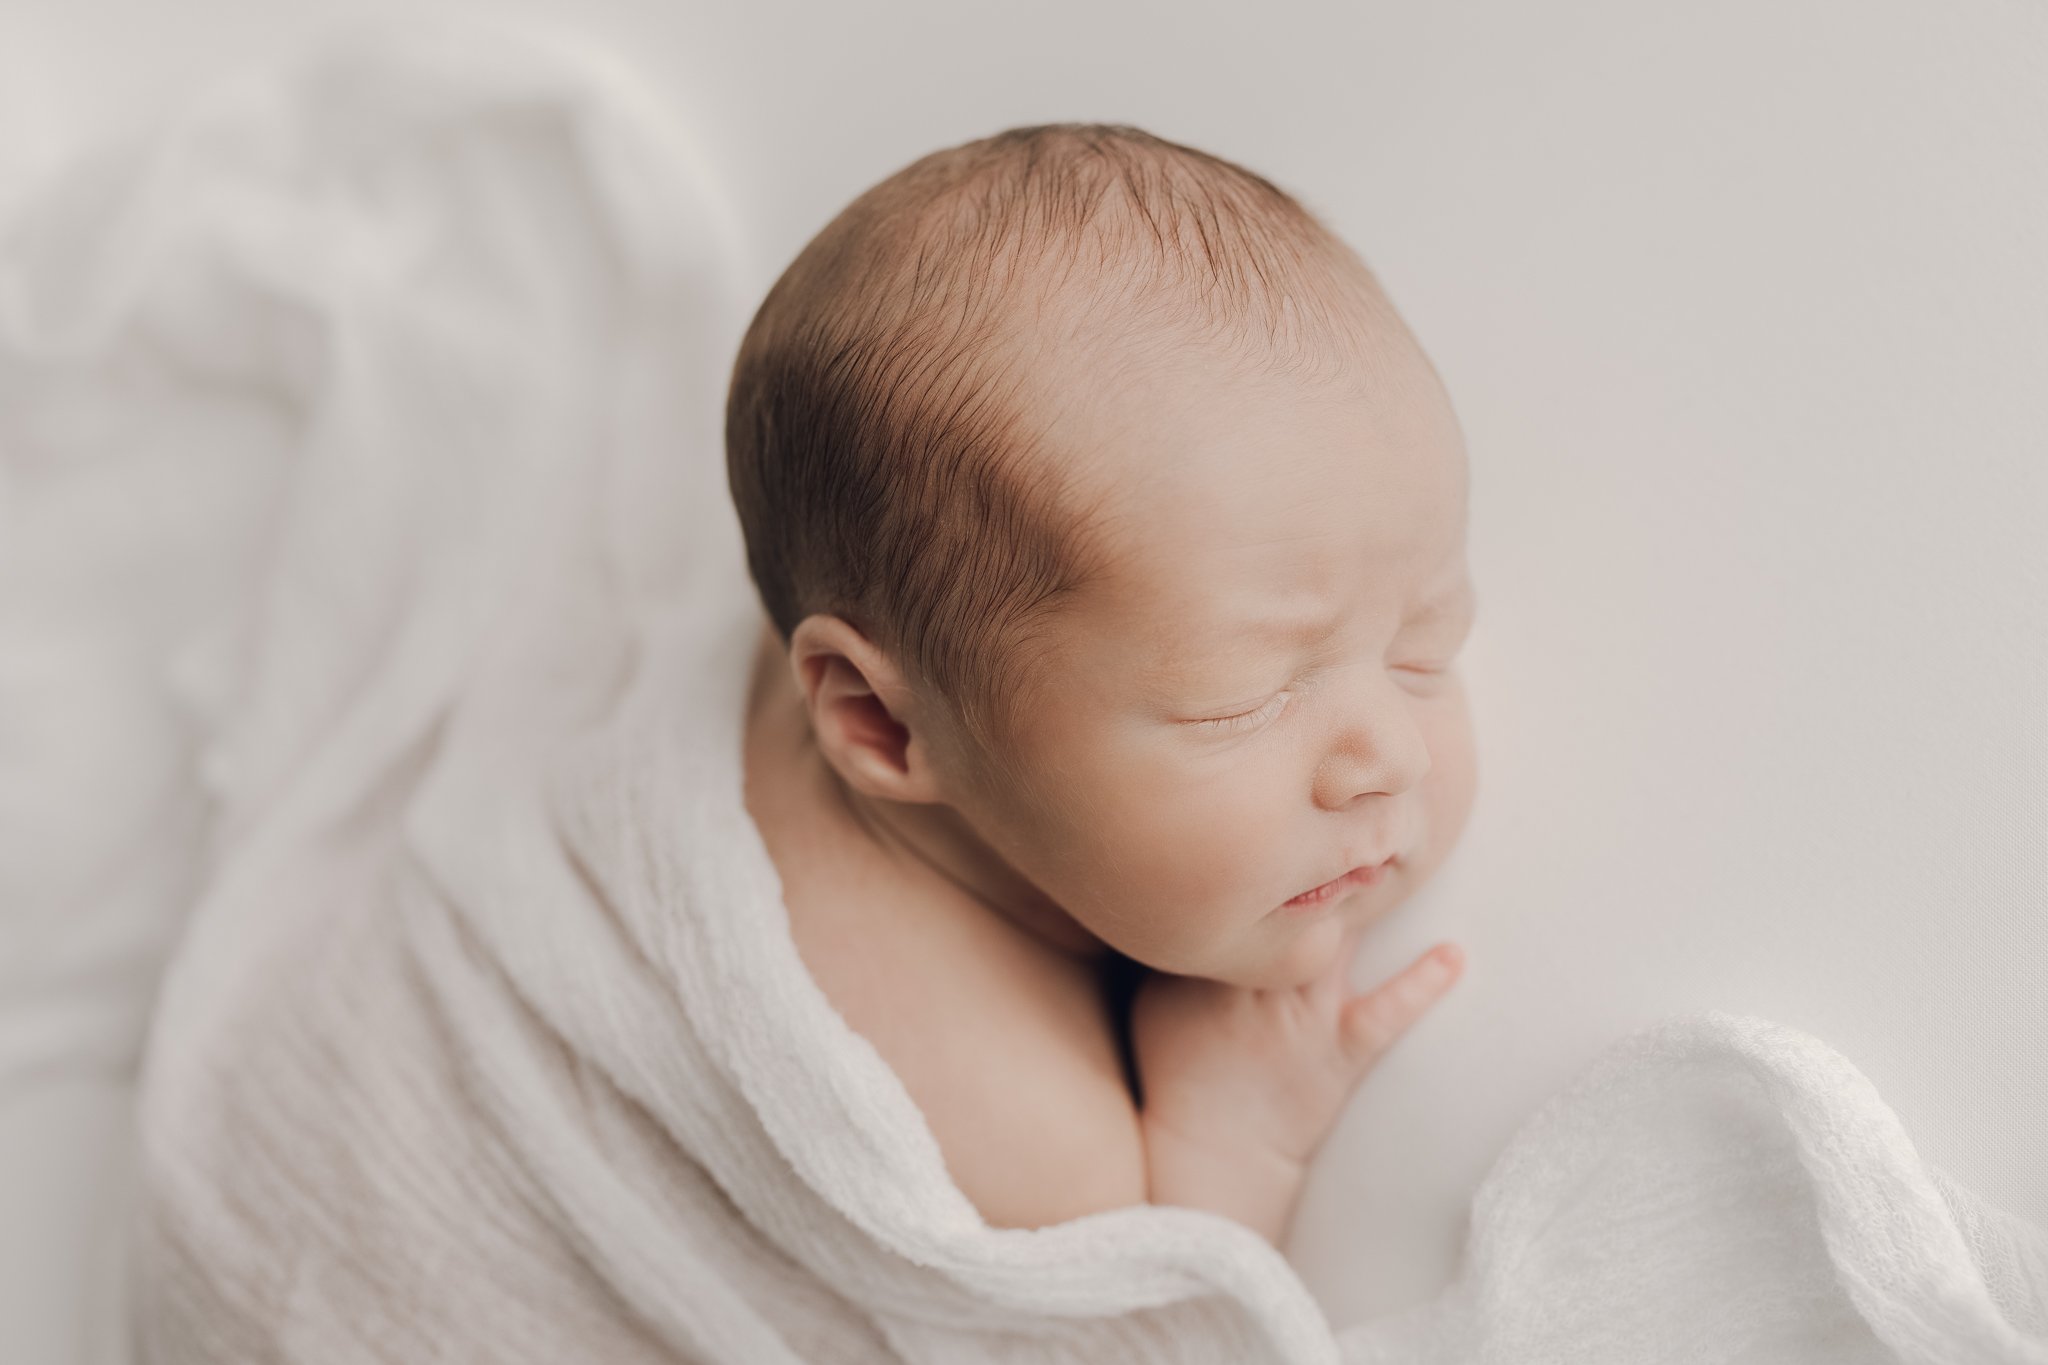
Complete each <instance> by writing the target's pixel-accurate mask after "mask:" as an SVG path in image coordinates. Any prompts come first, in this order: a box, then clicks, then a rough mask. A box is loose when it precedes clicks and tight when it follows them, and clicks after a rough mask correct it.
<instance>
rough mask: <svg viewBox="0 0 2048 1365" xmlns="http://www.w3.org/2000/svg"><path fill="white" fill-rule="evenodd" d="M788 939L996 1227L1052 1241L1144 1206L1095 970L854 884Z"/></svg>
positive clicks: (990, 924) (804, 919)
mask: <svg viewBox="0 0 2048 1365" xmlns="http://www.w3.org/2000/svg"><path fill="white" fill-rule="evenodd" d="M814 885H815V884H814ZM790 928H791V934H792V937H793V938H794V939H795V941H796V945H797V951H798V953H799V954H800V955H801V956H802V958H803V960H804V964H805V966H806V967H807V968H808V969H809V970H810V972H811V975H812V976H813V978H814V979H816V981H817V982H818V985H819V987H820V989H821V990H823V991H824V993H825V995H826V997H827V998H828V999H829V1000H830V1001H831V1002H832V1004H833V1006H834V1007H835V1008H836V1009H837V1010H838V1011H839V1013H840V1015H841V1016H842V1017H843V1018H844V1019H845V1020H846V1022H847V1023H848V1024H849V1025H850V1026H851V1027H852V1028H853V1029H854V1031H855V1032H857V1033H859V1034H861V1035H862V1036H863V1037H865V1038H867V1040H868V1041H869V1042H870V1043H872V1044H873V1045H874V1047H875V1050H876V1051H877V1052H879V1053H880V1054H881V1056H882V1058H883V1060H885V1061H886V1062H888V1063H889V1066H890V1069H891V1070H893V1071H894V1072H895V1073H896V1075H897V1076H898V1077H899V1078H900V1079H901V1080H902V1082H903V1086H904V1089H905V1090H906V1091H907V1092H908V1093H909V1095H910V1097H911V1099H912V1100H914V1101H915V1102H916V1103H917V1106H918V1108H919V1109H921V1110H922V1111H923V1112H924V1116H925V1120H926V1122H927V1123H928V1124H929V1125H930V1127H931V1130H932V1135H933V1137H934V1138H935V1139H936V1140H937V1141H938V1144H939V1150H940V1151H941V1153H943V1155H944V1156H945V1159H946V1168H947V1170H948V1172H949V1173H950V1174H951V1175H952V1177H953V1181H954V1183H955V1184H956V1185H958V1186H959V1187H960V1190H961V1192H962V1193H964V1194H965V1195H966V1196H967V1198H968V1200H969V1202H971V1203H972V1204H973V1205H974V1206H975V1207H976V1208H977V1209H979V1210H980V1211H981V1214H982V1217H983V1218H984V1219H986V1220H987V1221H988V1222H989V1223H990V1224H992V1225H994V1226H997V1227H1043V1226H1045V1225H1047V1224H1051V1223H1058V1222H1064V1221H1066V1220H1067V1219H1070V1218H1078V1217H1080V1216H1081V1215H1083V1214H1086V1213H1094V1212H1098V1211H1100V1210H1103V1209H1111V1208H1121V1207H1124V1206H1126V1205H1130V1204H1140V1203H1143V1202H1145V1195H1146V1182H1145V1162H1144V1151H1143V1144H1142V1140H1141V1137H1140V1133H1139V1127H1138V1117H1137V1108H1136V1105H1135V1103H1134V1102H1133V1100H1132V1098H1131V1094H1130V1091H1129V1089H1128V1088H1127V1086H1126V1084H1125V1081H1124V1073H1123V1066H1122V1062H1121V1059H1120V1054H1119V1052H1118V1047H1117V1039H1116V1029H1115V1021H1114V1019H1113V1017H1112V1012H1111V1008H1112V1007H1111V1005H1110V1002H1109V1000H1108V999H1107V998H1106V997H1105V995H1104V992H1103V991H1102V990H1101V988H1100V985H1099V983H1098V981H1097V978H1096V976H1095V974H1094V973H1093V971H1092V970H1091V969H1090V968H1088V967H1087V966H1086V964H1083V963H1080V962H1077V961H1075V960H1074V959H1072V958H1070V957H1067V956H1065V955H1063V954H1061V953H1058V952H1056V951H1055V950H1053V949H1051V948H1049V947H1047V946H1046V945H1044V944H1042V943H1039V942H1038V941H1037V940H1035V939H1033V938H1031V937H1030V936H1029V935H1028V934H1026V933H1025V932H1024V931H1022V930H1021V929H1019V928H1017V927H1016V926H1014V925H1011V924H1009V923H1007V922H1006V921H1003V920H1001V919H999V918H998V917H995V916H993V915H991V914H990V913H989V912H988V911H987V910H986V909H985V908H982V907H979V906H975V905H971V904H967V903H958V904H949V903H946V902H943V901H939V902H934V901H933V900H932V899H931V898H930V897H929V896H916V895H904V896H901V897H898V896H892V895H890V894H888V893H886V892H885V891H883V890H882V889H881V888H876V887H869V888H868V889H866V890H865V891H862V892H856V893H853V894H851V895H849V894H847V892H846V883H843V882H842V883H840V884H839V887H838V888H837V890H836V891H835V892H833V893H828V894H827V895H824V896H806V895H799V896H797V897H796V898H795V899H793V900H792V901H791V904H790Z"/></svg>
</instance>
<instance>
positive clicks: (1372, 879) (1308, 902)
mask: <svg viewBox="0 0 2048 1365" xmlns="http://www.w3.org/2000/svg"><path fill="white" fill-rule="evenodd" d="M1393 861H1394V860H1393V857H1392V856H1391V855H1389V856H1388V857H1386V858H1383V859H1381V860H1380V861H1379V862H1377V863H1372V864H1369V865H1366V866H1363V867H1354V868H1352V869H1351V870H1350V871H1349V872H1346V873H1344V874H1343V875H1342V876H1340V877H1333V878H1331V879H1330V880H1329V881H1326V882H1324V883H1323V884H1322V885H1321V886H1313V887H1310V888H1309V889H1308V890H1306V891H1304V892H1302V893H1301V894H1300V895H1298V896H1291V897H1289V898H1288V899H1286V900H1284V901H1282V902H1281V903H1280V906H1279V908H1280V909H1281V910H1284V911H1289V912H1305V911H1309V910H1314V909H1317V908H1318V907H1320V906H1323V905H1327V904H1329V903H1330V902H1331V901H1333V900H1335V899H1337V897H1339V896H1341V895H1343V894H1344V893H1345V892H1346V891H1349V890H1351V889H1352V888H1354V887H1359V886H1376V885H1378V884H1379V883H1380V882H1381V881H1383V880H1384V879H1385V878H1386V875H1387V869H1388V867H1390V866H1391V865H1392V863H1393Z"/></svg>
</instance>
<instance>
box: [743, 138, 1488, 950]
mask: <svg viewBox="0 0 2048 1365" xmlns="http://www.w3.org/2000/svg"><path fill="white" fill-rule="evenodd" d="M726 416H727V422H726V442H727V466H728V473H729V476H730V479H731V484H732V491H733V496H734V500H735V503H736V506H737V508H738V512H739V517H740V522H741V526H742V529H743V531H744V533H745V536H746V543H747V556H748V563H749V568H750V571H751V573H752V575H753V579H754V582H755V585H756V587H757V589H758V590H759V592H760V594H761V598H762V601H763V604H764V605H765V607H766V609H767V612H768V615H769V617H770V619H771V620H772V621H773V623H774V625H775V628H776V630H777V632H778V634H779V635H780V637H781V639H782V641H783V643H784V644H785V646H787V648H788V651H789V655H788V662H789V665H790V667H791V669H792V671H793V675H794V677H795V678H796V681H797V686H798V689H799V690H800V692H801V693H802V695H803V697H804V699H805V704H806V706H807V708H808V712H809V717H810V723H811V730H812V734H813V737H814V739H815V741H816V744H817V746H818V750H819V753H820V755H821V757H822V758H823V760H824V761H825V762H826V763H828V764H829V765H830V767H831V769H832V771H833V772H834V773H836V774H837V778H838V783H839V785H840V786H841V787H842V789H843V792H844V795H845V797H846V799H847V800H848V801H849V802H850V803H851V804H852V805H853V806H854V807H855V808H856V811H857V813H859V814H860V815H861V816H862V817H863V823H865V824H869V825H872V826H874V827H877V828H886V829H888V830H890V831H892V832H893V833H895V834H896V835H898V836H900V837H899V839H898V841H899V842H901V843H902V844H904V846H905V847H908V848H911V849H914V850H916V851H918V852H919V854H920V856H921V857H924V858H925V859H926V860H927V861H930V862H931V863H932V864H933V865H934V866H936V867H938V868H940V870H941V871H942V872H944V874H945V875H946V876H947V877H948V878H949V879H950V880H953V881H955V882H958V883H959V884H961V885H963V886H965V887H966V888H967V889H968V890H969V891H971V892H972V893H974V894H976V895H977V896H979V897H981V898H983V899H985V900H988V901H989V902H991V903H992V904H994V905H995V906H996V907H997V908H1000V909H1002V910H1005V911H1006V912H1008V913H1010V914H1011V915H1012V916H1013V917H1016V918H1018V919H1020V920H1022V921H1024V922H1035V923H1039V924H1044V923H1048V922H1050V920H1051V919H1052V918H1058V919H1059V920H1061V921H1062V923H1064V922H1065V921H1066V920H1067V919H1071V921H1072V922H1073V923H1074V924H1078V925H1079V926H1081V927H1082V928H1084V929H1085V930H1087V931H1088V932H1089V933H1090V934H1092V935H1093V936H1094V937H1095V938H1099V939H1100V940H1101V941H1103V942H1105V943H1107V944H1109V945H1110V946H1112V947H1114V948H1117V949H1119V950H1121V951H1122V952H1124V953H1126V954H1128V955H1129V956H1131V957H1133V958H1136V959H1137V960H1139V961H1141V962H1144V963H1146V964H1147V965H1149V966H1152V967H1155V968H1158V969H1160V970H1164V971H1171V972H1178V973H1182V974H1186V975H1194V976H1206V977H1213V978H1215V979H1218V980H1224V981H1231V982H1235V983H1237V984H1240V985H1246V986H1278V985H1284V984H1294V983H1298V982H1300V981H1304V980H1306V979H1308V978H1310V977H1312V976H1314V975H1315V974H1316V973H1318V972H1320V971H1321V970H1322V969H1323V968H1324V967H1326V966H1327V965H1328V964H1329V963H1330V961H1331V960H1332V957H1333V955H1334V954H1335V953H1336V952H1337V950H1338V947H1339V943H1340V939H1341V937H1342V933H1343V931H1344V929H1345V928H1346V927H1347V925H1350V924H1356V923H1359V922H1361V921H1364V920H1369V919H1375V918H1378V917H1379V916H1381V915H1383V914H1385V913H1386V912H1387V911H1388V910H1390V909H1392V908H1393V907H1394V906H1395V905H1396V904H1398V903H1399V902H1400V901H1401V900H1403V899H1404V898H1405V897H1406V896H1408V895H1409V894H1410V893H1411V892H1412V891H1414V889H1415V888H1416V887H1417V886H1419V885H1420V884H1421V883H1422V882H1424V881H1425V880H1426V879H1427V878H1428V877H1429V876H1430V875H1431V874H1432V873H1433V872H1434V871H1435V869H1436V868H1437V866H1438V865H1439V864H1440V863H1441V862H1442V861H1443V859H1444V858H1445V856H1446V855H1447V854H1448V853H1449V851H1450V849H1451V847H1452V845H1453V844H1454V843H1455V842H1456V840H1457V838H1458V836H1459V834H1460V833H1461V832H1462V830H1463V828H1464V825H1465V821H1466V816H1467V813H1468V812H1469V810H1470V807H1471V802H1472V796H1473V788H1474V782H1475V761H1474V755H1473V746H1472V737H1471V730H1470V718H1469V713H1468V711H1467V707H1466V700H1465V695H1464V688H1463V684H1462V681H1461V679H1460V678H1459V675H1458V674H1457V672H1456V668H1455V660H1456V655H1457V653H1458V650H1459V647H1460V645H1461V644H1462V642H1463V640H1464V638H1465V635H1466V632H1467V631H1468V630H1469V628H1470V626H1471V621H1472V613H1473V610H1474V607H1475V599H1474V596H1473V592H1472V585H1471V581H1470V577H1469V572H1468V569H1467V566H1466V560H1465V519H1466V503H1467V495H1466V478H1467V476H1466V460H1465V453H1464V448H1463V442H1462V439H1461V436H1460V434H1459V431H1458V426H1457V421H1456V418H1455V417H1454V416H1453V414H1452V411H1451V408H1450V404H1449V401H1448V399H1447V398H1446V396H1445V394H1444V392H1443V389H1442V386H1441V384H1440V383H1439V382H1438V379H1437V376H1436V373H1435V370H1434V368H1433V367H1432V366H1431V365H1430V363H1429V361H1428V360H1427V358H1426V357H1425V356H1424V355H1423V354H1422V352H1421V350H1420V349H1419V347H1418V346H1417V345H1416V344H1415V342H1414V341H1413V339H1412V338H1411V337H1410V335H1409V333H1408V331H1407V329H1406V327H1405V326H1404V325H1403V324H1402V322H1401V320H1400V318H1399V317H1398V315H1397V314H1396V313H1395V311H1394V309H1393V307H1392V306H1391V305H1390V304H1389V303H1388V302H1387V300H1386V299H1385V298H1384V296H1383V295H1382V294H1381V292H1380V290H1379V288H1378V285H1377V283H1376V281H1375V280H1374V279H1373V277H1372V275H1371V273H1370V271H1369V270H1368V269H1367V268H1366V267H1365V265H1364V264H1363V263H1362V262H1361V261H1360V260H1359V258H1358V257H1357V256H1356V254H1355V253H1353V252H1352V251H1351V250H1350V249H1349V248H1348V247H1346V246H1345V245H1343V244H1342V243H1341V242H1340V241H1338V240H1337V239H1336V238H1335V237H1333V236H1332V235H1331V234H1330V233H1329V232H1328V231H1327V230H1326V229H1325V228H1323V227H1322V226H1321V225H1320V224H1319V223H1318V222H1317V221H1316V220H1315V219H1314V218H1313V217H1312V216H1311V215H1310V214H1309V213H1308V212H1307V211H1306V210H1304V209H1303V208H1302V207H1301V206H1300V205H1299V204H1297V203H1296V202H1295V201H1294V200H1293V199H1291V198H1290V197H1288V196H1287V195H1286V194H1284V193H1283V192H1281V191H1280V190H1278V189H1276V188H1275V187H1274V186H1272V185H1271V184H1269V183H1268V182H1266V181H1265V180H1263V179H1261V178H1259V177H1257V176H1255V175H1253V174H1251V173H1249V172H1247V171H1245V170H1243V169H1241V168H1239V167H1237V166H1234V165H1232V164H1230V163H1228V162H1224V161H1221V160H1218V159H1216V158H1214V157H1211V156H1208V155H1206V154H1204V153H1201V152H1198V151H1195V150H1192V149H1190V148H1186V147H1182V146H1180V145H1178V144H1175V143H1170V142H1166V141H1163V140H1161V139H1158V138H1155V137H1152V136H1151V135H1149V134H1146V133H1144V132H1142V131H1140V130H1138V129H1135V128H1130V127H1125V126H1103V125H1076V124H1062V125H1053V126H1047V127H1038V128H1021V129H1013V130H1011V131H1009V132H1005V133H1001V134H997V135H995V136H993V137H989V138H984V139H980V140H978V141H975V142H971V143H967V144H965V145H963V146H959V147H954V148H949V149H946V150H943V151H939V152H935V153H933V154H931V155H929V156H926V157H923V158H921V159H920V160H918V161H916V162H913V163H912V164H911V165H909V166H907V167H905V168H904V169H903V170H901V171H899V172H897V173H896V174H895V175H892V176H890V177H889V178H888V179H886V180H884V181H882V182H881V183H880V184H878V185H876V186H875V187H873V188H872V189H870V190H868V191H867V192H866V193H864V194H862V195H861V196H860V197H859V198H858V199H856V200H854V202H853V203H852V204H851V205H849V206H848V207H847V208H846V209H845V210H844V211H843V212H841V213H840V215H839V216H838V217H837V218H836V219H834V220H833V221H832V222H831V223H830V224H829V225H828V226H826V228H825V229H824V230H823V231H822V232H820V233H819V234H818V235H817V237H815V238H814V239H813V240H812V241H811V242H810V243H809V245H807V246H806V247H805V248H804V250H803V251H802V253H800V254H799V256H798V257H797V259H796V260H795V262H794V263H792V264H791V265H790V267H789V269H788V270H787V271H785V272H784V274H783V275H782V277H781V278H780V279H779V280H778V281H777V282H776V284H775V286H774V287H773V288H772V289H771V290H770V291H769V293H768V296H767V298H766V300H765V301H764V302H763V304H762V305H761V308H760V310H759V312H758V313H757V315H756V316H755V318H754V321H753V324H752V326H751V327H750V329H749V330H748V333H747V335H746V338H745V340H744V342H743V343H742V345H741V348H740V353H739V357H738V361H737V364H736V367H735V370H734V374H733V381H732V388H731V393H730V397H729V402H728V407H727V414H726ZM1388 855H1393V856H1394V858H1395V862H1394V863H1393V864H1392V865H1391V866H1390V867H1388V868H1386V869H1385V870H1384V872H1383V874H1382V875H1381V877H1380V879H1379V880H1378V881H1377V882H1376V883H1374V884H1371V885H1362V886H1355V887H1353V888H1351V889H1350V890H1348V891H1346V892H1345V893H1344V894H1343V895H1341V896H1339V897H1337V898H1335V899H1332V900H1330V901H1327V902H1325V903H1324V905H1323V907H1322V908H1320V909H1316V910H1312V911H1309V912H1306V913H1302V912H1291V911H1282V910H1280V909H1279V908H1278V907H1280V906H1281V904H1282V902H1284V901H1286V900H1288V899H1289V898H1290V897H1292V896H1294V895H1295V894H1296V893H1297V892H1301V891H1304V890H1307V889H1308V888H1310V887H1312V886H1315V885H1316V884H1318V883H1320V882H1323V881H1325V880H1328V879H1330V878H1333V877H1335V876H1337V875H1338V874H1340V873H1343V872H1345V871H1346V870H1347V869H1349V868H1353V867H1355V866H1359V865H1361V864H1368V863H1372V862H1375V861H1378V860H1380V859H1383V858H1385V857H1387V856H1388ZM1067 927H1068V928H1071V926H1067Z"/></svg>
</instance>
